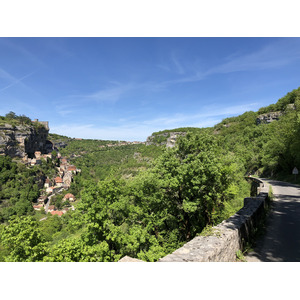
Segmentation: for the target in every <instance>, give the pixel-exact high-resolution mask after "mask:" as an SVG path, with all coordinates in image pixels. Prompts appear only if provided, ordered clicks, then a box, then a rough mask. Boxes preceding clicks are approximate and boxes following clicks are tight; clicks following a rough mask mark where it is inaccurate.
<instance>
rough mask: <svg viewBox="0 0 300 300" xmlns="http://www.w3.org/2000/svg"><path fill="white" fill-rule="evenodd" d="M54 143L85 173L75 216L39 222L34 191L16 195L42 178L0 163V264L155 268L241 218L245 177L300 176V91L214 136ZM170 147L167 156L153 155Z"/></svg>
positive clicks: (202, 132)
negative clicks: (131, 263)
mask: <svg viewBox="0 0 300 300" xmlns="http://www.w3.org/2000/svg"><path fill="white" fill-rule="evenodd" d="M175 135H176V136H175ZM50 136H51V140H52V141H53V143H54V144H55V143H56V144H57V145H58V144H59V145H60V146H61V147H59V151H60V153H61V154H62V156H65V157H67V158H68V159H69V160H70V162H71V163H72V164H74V165H76V167H77V168H80V169H81V173H80V174H79V175H77V176H76V177H75V178H74V182H73V183H72V184H71V191H72V193H75V194H76V198H77V202H76V205H75V204H74V206H75V210H71V211H68V212H67V213H66V214H64V215H62V216H61V217H59V216H57V215H56V216H51V215H49V214H48V215H47V216H46V217H47V218H46V220H43V221H38V220H39V218H37V215H35V214H34V212H33V211H32V209H28V211H27V210H26V209H27V208H29V205H28V204H29V203H30V202H31V201H32V199H33V198H34V197H36V195H35V194H34V193H36V192H37V184H38V183H37V182H35V181H29V184H30V187H29V188H28V189H26V191H27V194H26V193H25V192H24V193H22V194H17V193H16V189H17V188H18V187H20V189H22V190H23V188H22V187H23V184H28V179H27V177H29V178H31V177H33V176H34V177H38V174H37V173H30V172H29V171H28V170H27V169H26V168H25V167H24V166H23V167H21V166H20V165H18V164H16V163H13V162H12V161H11V160H10V161H7V159H8V158H7V156H4V157H3V159H2V162H1V165H0V167H1V170H2V172H1V174H2V179H1V180H2V181H1V184H2V186H3V187H4V188H5V193H2V195H1V197H2V199H5V200H4V201H3V202H2V203H3V207H4V206H5V205H6V203H8V201H9V205H10V207H8V208H6V209H5V214H4V215H3V214H2V218H3V219H4V220H5V222H6V223H5V225H1V226H0V233H1V234H0V240H1V242H0V259H1V260H3V261H118V260H119V259H120V258H121V257H123V256H125V255H128V256H131V257H135V258H139V259H142V260H145V261H157V260H158V259H159V258H160V257H162V256H165V255H167V254H168V253H171V252H173V251H174V250H175V249H177V248H179V247H180V246H181V245H182V244H183V243H185V242H187V241H189V240H191V239H192V238H193V237H195V235H197V234H199V233H200V232H201V231H202V230H203V229H205V228H206V227H207V226H212V225H215V224H218V223H219V222H221V221H222V220H224V219H226V218H228V217H229V216H230V215H232V214H233V213H235V212H236V211H238V210H239V209H240V208H241V207H242V205H243V198H244V197H247V196H249V195H250V185H249V184H248V183H247V181H246V180H245V179H244V176H245V175H246V174H249V173H251V174H257V175H264V176H273V177H275V176H276V177H278V178H280V177H285V178H288V176H289V174H291V171H292V169H293V168H294V167H295V166H297V167H298V168H299V167H300V152H299V149H300V88H298V89H297V90H294V91H292V92H290V93H288V94H287V95H286V96H284V97H282V98H281V99H279V100H278V101H277V102H276V103H275V104H272V105H270V106H268V107H265V108H261V109H260V110H258V111H257V112H252V111H250V112H245V113H244V114H242V115H240V116H237V117H232V118H227V119H225V120H223V121H222V122H220V123H219V124H217V125H216V126H214V127H212V128H204V129H198V128H180V129H174V130H166V131H161V132H157V133H153V135H152V136H153V139H152V140H151V139H149V140H148V141H149V142H153V144H152V145H148V146H147V145H144V144H128V143H127V144H122V143H118V142H111V141H100V140H78V139H70V138H67V137H63V136H58V135H50ZM170 138H171V139H173V141H172V142H171V143H170V145H171V146H170V147H165V146H156V145H154V144H155V143H157V144H164V143H165V144H167V141H168V139H170ZM169 142H170V141H169ZM18 168H19V169H18ZM20 170H22V172H24V174H23V175H22V176H21V177H20V176H19V175H17V174H18V172H19V171H20ZM33 171H34V172H38V169H37V168H36V169H33V170H32V172H33ZM292 179H294V178H293V177H292ZM18 181H19V183H18ZM17 183H18V184H17ZM12 193H14V196H12ZM8 199H10V200H8ZM20 200H22V201H20ZM19 201H20V203H19ZM26 201H27V202H26ZM14 203H16V205H15V206H14ZM17 203H19V204H18V205H17ZM3 207H2V208H3ZM2 208H0V209H2ZM22 208H24V209H22ZM11 209H14V211H12V210H11ZM16 237H17V238H16ZM24 238H25V239H26V240H28V241H29V242H28V243H24V242H23V241H24Z"/></svg>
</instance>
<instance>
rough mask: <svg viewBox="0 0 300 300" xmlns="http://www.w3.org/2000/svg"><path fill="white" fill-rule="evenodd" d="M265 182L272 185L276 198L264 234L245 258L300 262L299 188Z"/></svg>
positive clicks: (287, 184)
mask: <svg viewBox="0 0 300 300" xmlns="http://www.w3.org/2000/svg"><path fill="white" fill-rule="evenodd" d="M266 182H267V183H269V184H270V185H272V188H273V194H274V196H275V199H274V201H273V203H272V207H271V211H270V214H269V216H268V219H267V222H266V232H265V234H264V235H263V236H262V237H261V238H259V239H258V240H257V242H256V246H255V248H254V251H251V252H249V253H248V254H247V255H245V258H246V260H247V261H249V262H259V261H262V262H297V261H300V186H298V185H293V184H290V183H285V182H281V181H275V180H266Z"/></svg>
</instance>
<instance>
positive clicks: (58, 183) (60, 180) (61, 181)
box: [55, 177, 64, 187]
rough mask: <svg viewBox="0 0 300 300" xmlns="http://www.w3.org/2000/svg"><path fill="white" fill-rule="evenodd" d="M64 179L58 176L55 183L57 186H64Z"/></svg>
mask: <svg viewBox="0 0 300 300" xmlns="http://www.w3.org/2000/svg"><path fill="white" fill-rule="evenodd" d="M63 183H64V182H63V180H62V178H61V177H56V178H55V185H56V186H57V187H62V185H63Z"/></svg>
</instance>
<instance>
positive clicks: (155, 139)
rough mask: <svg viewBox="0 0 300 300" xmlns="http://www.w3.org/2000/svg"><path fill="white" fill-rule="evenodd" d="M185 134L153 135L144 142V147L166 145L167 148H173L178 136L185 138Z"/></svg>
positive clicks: (167, 133)
mask: <svg viewBox="0 0 300 300" xmlns="http://www.w3.org/2000/svg"><path fill="white" fill-rule="evenodd" d="M185 135H186V132H175V131H174V132H164V133H161V134H153V135H151V136H149V137H148V138H147V140H146V145H147V146H148V145H157V146H163V145H166V147H167V148H173V147H175V144H176V140H177V139H178V137H179V136H185Z"/></svg>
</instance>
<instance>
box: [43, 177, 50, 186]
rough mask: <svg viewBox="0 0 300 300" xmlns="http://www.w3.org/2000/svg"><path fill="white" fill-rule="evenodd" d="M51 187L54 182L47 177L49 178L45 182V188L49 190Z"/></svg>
mask: <svg viewBox="0 0 300 300" xmlns="http://www.w3.org/2000/svg"><path fill="white" fill-rule="evenodd" d="M50 186H52V182H51V180H50V179H49V178H48V177H47V178H46V181H45V183H44V187H45V188H48V187H50Z"/></svg>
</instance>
